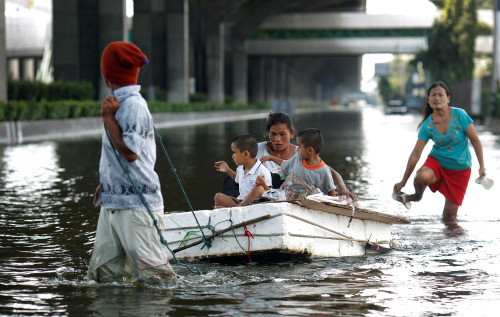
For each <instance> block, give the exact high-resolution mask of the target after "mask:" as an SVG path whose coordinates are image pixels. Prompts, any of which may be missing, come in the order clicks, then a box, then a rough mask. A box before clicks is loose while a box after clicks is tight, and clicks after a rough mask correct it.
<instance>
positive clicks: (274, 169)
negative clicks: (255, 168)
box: [257, 141, 298, 174]
mask: <svg viewBox="0 0 500 317" xmlns="http://www.w3.org/2000/svg"><path fill="white" fill-rule="evenodd" d="M266 144H267V141H264V142H259V143H258V144H257V145H258V147H259V150H258V151H257V158H258V159H260V158H261V157H263V156H271V154H270V153H269V152H268V151H267V146H266ZM297 149H298V147H296V148H295V154H297ZM262 164H264V166H265V167H267V169H268V170H269V171H270V172H271V173H274V174H281V167H280V166H279V165H278V164H276V163H274V162H273V161H267V162H264V163H262Z"/></svg>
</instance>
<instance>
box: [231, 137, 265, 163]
mask: <svg viewBox="0 0 500 317" xmlns="http://www.w3.org/2000/svg"><path fill="white" fill-rule="evenodd" d="M231 143H232V144H234V146H235V147H236V148H237V149H238V150H240V152H243V151H248V153H250V156H251V157H252V158H254V157H256V156H257V152H258V151H259V146H258V145H257V140H255V138H254V137H253V136H252V135H251V134H248V133H244V134H240V135H238V136H237V137H235V138H234V139H233V141H232V142H231Z"/></svg>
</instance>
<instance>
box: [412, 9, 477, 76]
mask: <svg viewBox="0 0 500 317" xmlns="http://www.w3.org/2000/svg"><path fill="white" fill-rule="evenodd" d="M433 2H434V3H435V4H436V5H437V6H438V7H441V3H442V6H443V12H442V15H441V17H440V18H439V19H437V20H436V21H435V22H434V25H433V27H432V31H431V35H430V36H429V48H428V49H427V50H426V51H422V52H420V53H419V54H418V55H417V57H416V58H415V62H418V61H421V62H423V64H424V67H425V68H426V69H428V70H429V71H430V74H431V77H432V79H433V80H442V81H444V82H446V83H447V84H450V85H451V84H452V83H455V82H460V81H464V80H468V79H470V78H472V75H473V71H474V43H475V39H476V35H477V32H478V23H477V13H476V9H477V2H476V0H442V1H433ZM438 2H439V4H438Z"/></svg>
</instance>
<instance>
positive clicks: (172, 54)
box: [166, 0, 189, 102]
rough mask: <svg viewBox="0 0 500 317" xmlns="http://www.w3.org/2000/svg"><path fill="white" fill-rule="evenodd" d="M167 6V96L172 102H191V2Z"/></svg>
mask: <svg viewBox="0 0 500 317" xmlns="http://www.w3.org/2000/svg"><path fill="white" fill-rule="evenodd" d="M166 5H167V10H166V11H167V17H166V20H167V76H168V78H167V96H168V101H170V102H188V101H189V1H188V0H169V1H167V2H166Z"/></svg>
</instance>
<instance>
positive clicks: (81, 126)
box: [0, 110, 269, 144]
mask: <svg viewBox="0 0 500 317" xmlns="http://www.w3.org/2000/svg"><path fill="white" fill-rule="evenodd" d="M268 112H269V111H268V110H242V111H212V112H189V113H155V114H153V121H154V123H155V126H156V128H158V129H162V128H171V127H178V126H184V125H194V124H209V123H217V122H229V121H238V120H250V119H259V118H262V119H263V118H265V116H266V115H267V114H268ZM102 129H103V125H102V119H101V118H100V117H95V118H80V119H65V120H37V121H2V122H0V144H16V143H23V142H36V141H43V140H53V139H75V138H82V137H92V136H99V135H101V134H102Z"/></svg>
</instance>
